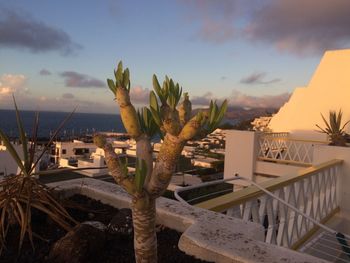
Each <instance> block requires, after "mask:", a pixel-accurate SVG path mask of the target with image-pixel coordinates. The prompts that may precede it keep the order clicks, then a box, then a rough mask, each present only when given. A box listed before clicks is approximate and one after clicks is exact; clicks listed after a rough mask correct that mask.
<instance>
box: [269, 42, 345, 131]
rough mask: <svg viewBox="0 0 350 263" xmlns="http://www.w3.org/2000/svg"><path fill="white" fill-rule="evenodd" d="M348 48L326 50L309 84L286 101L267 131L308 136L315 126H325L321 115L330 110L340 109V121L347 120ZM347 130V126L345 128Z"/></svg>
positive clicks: (296, 90) (298, 89)
mask: <svg viewBox="0 0 350 263" xmlns="http://www.w3.org/2000/svg"><path fill="white" fill-rule="evenodd" d="M349 98H350V49H345V50H336V51H327V52H326V53H325V55H324V56H323V58H322V60H321V62H320V64H319V66H318V67H317V69H316V71H315V73H314V75H313V77H312V78H311V81H310V83H309V84H308V85H307V86H305V87H299V88H296V89H295V90H294V92H293V94H292V96H291V98H290V99H289V101H288V102H287V103H286V104H285V105H284V106H283V107H282V108H281V109H280V110H279V112H278V113H277V114H276V115H275V116H274V117H273V118H272V120H271V122H270V124H269V128H270V129H271V130H272V131H273V132H290V133H291V134H295V135H297V134H301V136H302V137H305V133H311V134H313V135H311V137H312V138H315V136H317V135H322V134H320V133H316V134H315V132H314V131H315V130H317V128H316V126H315V124H318V125H320V126H321V127H322V126H324V122H323V120H322V118H321V113H322V114H323V115H324V116H325V117H326V119H327V118H328V114H329V111H330V110H335V111H338V110H340V109H341V110H342V111H343V120H344V121H347V120H350V103H349ZM347 131H348V132H349V131H350V126H348V127H347Z"/></svg>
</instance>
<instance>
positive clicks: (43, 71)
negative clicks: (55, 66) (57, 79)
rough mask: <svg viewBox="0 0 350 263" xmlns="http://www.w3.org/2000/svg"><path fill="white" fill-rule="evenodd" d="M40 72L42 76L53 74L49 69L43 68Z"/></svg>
mask: <svg viewBox="0 0 350 263" xmlns="http://www.w3.org/2000/svg"><path fill="white" fill-rule="evenodd" d="M39 74H40V75H41V76H49V75H51V74H52V73H51V72H50V71H49V70H47V69H42V70H40V71H39Z"/></svg>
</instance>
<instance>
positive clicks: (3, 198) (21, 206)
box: [0, 98, 76, 255]
mask: <svg viewBox="0 0 350 263" xmlns="http://www.w3.org/2000/svg"><path fill="white" fill-rule="evenodd" d="M13 100H14V105H15V111H16V120H17V125H18V131H19V139H20V143H21V145H22V154H23V161H22V160H21V158H20V156H19V154H18V153H17V151H16V150H15V148H14V147H13V145H12V144H11V142H10V140H9V138H8V136H7V135H6V134H5V133H4V132H3V131H2V130H1V129H0V139H1V140H2V141H3V144H4V145H5V146H6V149H7V151H8V152H9V153H10V154H11V157H12V158H13V160H14V161H15V162H16V164H17V165H18V167H19V168H20V172H19V173H18V174H16V175H9V176H5V178H4V179H3V180H2V181H0V255H1V253H2V252H3V250H4V249H6V235H7V233H8V231H9V230H10V228H11V227H19V228H20V234H19V243H18V252H20V250H21V247H22V245H23V241H24V239H25V237H26V234H27V236H28V238H29V241H30V243H31V245H32V248H33V249H34V241H33V237H35V236H36V234H35V233H33V230H32V227H31V222H32V209H33V208H35V209H37V210H39V211H41V212H43V213H45V214H47V215H48V216H49V217H50V218H51V219H52V220H53V221H54V222H56V223H57V224H58V225H60V226H61V227H62V228H63V229H65V230H67V231H68V230H70V229H71V228H72V225H74V224H75V223H76V221H75V220H74V219H73V218H71V217H70V215H69V214H68V212H67V211H66V209H65V208H64V207H63V206H61V205H60V203H59V202H58V201H57V200H56V199H55V197H54V196H53V194H52V192H51V189H49V188H48V187H47V186H45V185H44V184H42V183H40V182H39V181H38V180H37V178H36V177H35V176H34V175H33V173H34V170H35V167H36V166H37V165H38V163H39V161H40V159H41V157H42V156H43V155H44V153H45V152H46V151H47V150H48V148H49V145H50V144H51V143H52V142H53V140H54V138H55V137H56V135H57V134H58V133H59V131H60V130H61V128H62V127H63V125H64V123H65V122H66V121H67V120H68V119H69V118H70V117H71V116H72V114H73V112H74V111H73V112H72V113H71V114H69V115H68V116H67V118H66V119H65V120H64V121H63V122H62V123H61V124H60V126H59V127H58V129H57V130H56V131H55V133H54V135H53V136H52V137H51V139H50V141H49V143H48V144H47V145H46V146H45V147H44V149H43V151H42V152H41V153H40V154H39V156H37V158H36V156H35V152H36V148H37V132H38V126H39V114H38V113H36V115H35V120H34V125H33V133H32V138H31V142H30V147H29V149H28V138H27V136H26V134H25V131H24V128H23V123H22V120H21V116H20V112H19V110H18V108H17V104H16V100H15V98H13Z"/></svg>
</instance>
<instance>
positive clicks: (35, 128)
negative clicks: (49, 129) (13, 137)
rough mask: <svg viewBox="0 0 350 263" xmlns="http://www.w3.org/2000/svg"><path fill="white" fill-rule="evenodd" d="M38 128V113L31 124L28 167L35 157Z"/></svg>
mask: <svg viewBox="0 0 350 263" xmlns="http://www.w3.org/2000/svg"><path fill="white" fill-rule="evenodd" d="M38 127H39V112H36V113H35V118H34V124H33V131H32V139H31V144H30V149H29V163H30V166H32V164H33V162H34V155H35V150H36V146H37V139H38Z"/></svg>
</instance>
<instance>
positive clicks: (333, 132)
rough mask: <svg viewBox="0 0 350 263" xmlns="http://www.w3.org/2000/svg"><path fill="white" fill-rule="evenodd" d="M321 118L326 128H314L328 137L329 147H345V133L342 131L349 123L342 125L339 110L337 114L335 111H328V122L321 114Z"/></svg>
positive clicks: (341, 115)
mask: <svg viewBox="0 0 350 263" xmlns="http://www.w3.org/2000/svg"><path fill="white" fill-rule="evenodd" d="M321 116H322V119H323V121H324V123H325V125H326V128H321V127H320V126H319V125H317V124H316V126H317V128H319V129H320V132H322V133H325V134H327V135H328V137H329V139H330V145H336V146H346V133H345V131H344V128H345V126H346V125H347V124H348V123H349V121H347V122H346V123H345V124H343V125H342V117H343V113H342V111H341V110H339V112H338V113H337V112H335V111H329V120H328V121H327V120H326V118H325V117H324V116H323V115H322V114H321Z"/></svg>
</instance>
